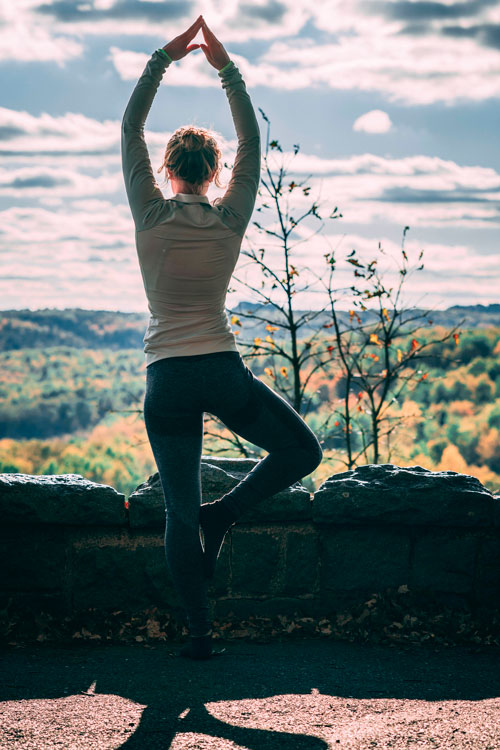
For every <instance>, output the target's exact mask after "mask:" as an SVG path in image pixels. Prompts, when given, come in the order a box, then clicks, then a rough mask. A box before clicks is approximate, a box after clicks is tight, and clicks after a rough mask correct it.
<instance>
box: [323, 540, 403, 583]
mask: <svg viewBox="0 0 500 750" xmlns="http://www.w3.org/2000/svg"><path fill="white" fill-rule="evenodd" d="M319 540H320V560H321V567H320V587H321V591H322V592H323V591H328V590H330V591H331V590H334V591H342V590H349V589H359V590H361V591H372V592H376V591H381V590H382V589H385V588H387V587H389V586H400V585H401V584H403V583H408V578H409V572H410V570H409V562H410V539H409V537H408V536H407V535H406V534H404V533H402V532H400V531H396V530H392V529H384V528H369V529H368V528H367V529H346V528H343V527H335V528H334V529H330V528H323V529H321V530H320V532H319Z"/></svg>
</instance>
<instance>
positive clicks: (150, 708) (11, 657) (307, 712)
mask: <svg viewBox="0 0 500 750" xmlns="http://www.w3.org/2000/svg"><path fill="white" fill-rule="evenodd" d="M223 645H224V646H225V648H226V651H225V653H223V654H221V655H218V656H216V657H215V658H213V659H212V660H210V661H207V662H192V661H190V660H187V659H182V658H180V657H179V656H178V654H177V652H178V649H179V646H177V645H176V646H170V645H166V644H160V645H157V646H143V645H137V646H103V645H93V644H91V645H86V644H82V645H76V646H74V647H67V648H64V647H60V648H54V647H51V646H46V645H40V646H29V647H25V648H7V649H5V650H3V651H2V652H1V659H2V671H1V674H2V678H1V683H2V684H1V696H0V697H1V699H2V703H1V704H0V711H1V729H0V747H1V748H8V749H9V750H17V749H18V748H23V750H45V749H47V750H49V748H50V750H52V749H53V748H64V750H83V749H84V748H85V750H111V748H127V750H128V749H129V748H140V749H141V750H156V748H161V749H162V750H167V748H172V749H173V750H181V749H182V750H185V749H186V748H190V749H191V748H193V749H194V748H196V750H208V749H210V750H213V748H217V749H218V750H219V749H220V750H236V749H237V750H242V749H245V748H248V750H261V749H262V750H277V749H278V748H280V749H283V750H284V749H285V748H287V749H295V748H297V749H299V748H300V750H326V748H342V750H368V749H371V748H380V749H383V750H386V748H394V749H395V750H398V749H400V748H418V750H420V749H424V748H440V749H446V750H450V749H451V748H453V749H454V748H459V749H460V750H462V748H464V749H465V748H471V750H472V749H473V750H498V748H500V697H499V696H500V650H499V649H493V648H492V649H489V648H480V647H479V648H467V647H463V646H459V647H449V648H435V647H431V646H430V645H424V646H416V645H411V646H404V647H403V646H395V647H392V646H377V645H370V644H352V643H342V642H339V641H329V642H327V641H295V642H289V643H272V644H265V645H260V644H255V643H242V642H234V641H232V642H228V643H226V644H223Z"/></svg>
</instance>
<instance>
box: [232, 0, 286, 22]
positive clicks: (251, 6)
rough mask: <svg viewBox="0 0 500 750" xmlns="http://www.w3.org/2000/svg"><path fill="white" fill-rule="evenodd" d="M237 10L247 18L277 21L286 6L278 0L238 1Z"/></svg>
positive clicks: (282, 14) (281, 16)
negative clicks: (259, 1)
mask: <svg viewBox="0 0 500 750" xmlns="http://www.w3.org/2000/svg"><path fill="white" fill-rule="evenodd" d="M239 12H240V13H242V14H243V15H244V16H246V17H247V18H251V19H259V20H262V21H266V23H278V22H279V21H281V20H282V19H283V16H284V15H285V13H286V12H287V6H286V5H285V3H280V2H278V0H267V1H266V2H264V3H256V2H252V3H240V5H239Z"/></svg>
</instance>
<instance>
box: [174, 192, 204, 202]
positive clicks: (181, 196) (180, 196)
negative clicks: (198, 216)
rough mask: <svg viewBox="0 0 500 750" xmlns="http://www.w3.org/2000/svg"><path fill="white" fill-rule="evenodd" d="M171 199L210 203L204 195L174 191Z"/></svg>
mask: <svg viewBox="0 0 500 750" xmlns="http://www.w3.org/2000/svg"><path fill="white" fill-rule="evenodd" d="M172 200H174V201H181V202H182V203H210V201H209V200H208V198H207V196H206V195H195V194H194V193H176V194H175V195H173V196H172Z"/></svg>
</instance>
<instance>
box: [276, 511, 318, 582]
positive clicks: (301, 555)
mask: <svg viewBox="0 0 500 750" xmlns="http://www.w3.org/2000/svg"><path fill="white" fill-rule="evenodd" d="M285 555H286V557H285V560H286V562H285V578H284V586H283V593H284V594H288V595H290V596H293V595H295V596H300V595H306V596H314V595H315V594H317V592H318V586H319V543H318V535H317V532H316V529H315V528H314V527H313V526H311V525H308V526H306V527H303V528H301V529H298V530H297V531H288V533H287V535H286V553H285Z"/></svg>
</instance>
